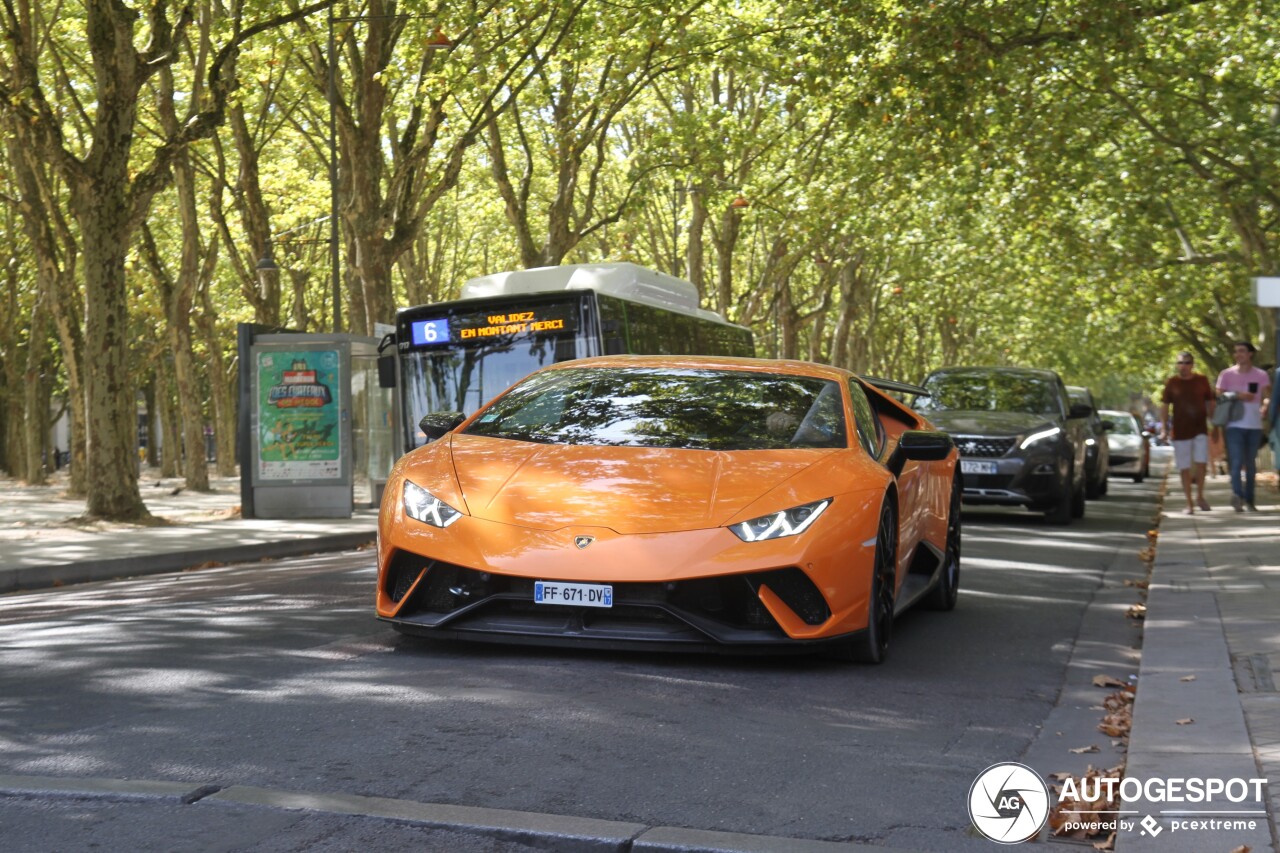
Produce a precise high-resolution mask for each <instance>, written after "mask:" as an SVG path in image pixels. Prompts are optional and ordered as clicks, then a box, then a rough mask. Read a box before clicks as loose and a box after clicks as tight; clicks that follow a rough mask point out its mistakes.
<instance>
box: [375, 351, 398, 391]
mask: <svg viewBox="0 0 1280 853" xmlns="http://www.w3.org/2000/svg"><path fill="white" fill-rule="evenodd" d="M378 387H379V388H394V387H396V357H395V356H394V355H380V356H378Z"/></svg>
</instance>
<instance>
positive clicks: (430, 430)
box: [418, 412, 467, 441]
mask: <svg viewBox="0 0 1280 853" xmlns="http://www.w3.org/2000/svg"><path fill="white" fill-rule="evenodd" d="M466 419H467V416H466V415H464V414H462V412H432V413H431V414H429V415H423V416H422V420H420V421H418V429H420V430H422V433H423V435H425V436H426V437H427V441H435V440H436V439H437V438H442V437H443V436H444V435H445V433H447V432H449V431H450V430H452V429H453V428H454V427H456V426H457V425H458V424H460V423H462V422H463V421H465V420H466Z"/></svg>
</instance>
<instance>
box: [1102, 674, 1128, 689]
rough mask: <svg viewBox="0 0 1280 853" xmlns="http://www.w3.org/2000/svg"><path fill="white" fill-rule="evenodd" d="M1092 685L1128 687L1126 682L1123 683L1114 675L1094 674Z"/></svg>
mask: <svg viewBox="0 0 1280 853" xmlns="http://www.w3.org/2000/svg"><path fill="white" fill-rule="evenodd" d="M1093 686H1094V687H1128V685H1127V684H1125V683H1124V682H1123V681H1121V680H1120V679H1118V678H1116V677H1115V676H1114V675H1095V676H1094V677H1093Z"/></svg>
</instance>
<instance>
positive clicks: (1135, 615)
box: [1125, 604, 1147, 619]
mask: <svg viewBox="0 0 1280 853" xmlns="http://www.w3.org/2000/svg"><path fill="white" fill-rule="evenodd" d="M1125 615H1126V616H1128V617H1129V618H1130V619H1146V618H1147V605H1145V604H1135V605H1133V606H1132V607H1130V608H1129V610H1128V612H1127V613H1126V614H1125Z"/></svg>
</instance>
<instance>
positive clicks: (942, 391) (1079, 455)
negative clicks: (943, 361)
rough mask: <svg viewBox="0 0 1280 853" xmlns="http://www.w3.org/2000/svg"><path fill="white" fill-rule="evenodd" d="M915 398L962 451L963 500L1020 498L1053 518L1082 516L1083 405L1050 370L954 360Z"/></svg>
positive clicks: (1067, 520) (927, 380)
mask: <svg viewBox="0 0 1280 853" xmlns="http://www.w3.org/2000/svg"><path fill="white" fill-rule="evenodd" d="M921 384H922V385H923V386H924V388H925V390H927V391H928V392H929V396H928V397H920V398H917V399H916V400H915V401H914V403H913V405H914V407H915V408H916V410H917V411H919V412H921V413H922V414H924V416H925V417H927V418H928V419H929V420H930V421H932V422H933V424H934V426H936V427H937V428H938V429H940V430H943V431H944V432H947V433H949V434H950V435H951V438H952V440H953V441H954V442H955V445H956V447H957V448H959V450H960V472H961V475H962V476H963V478H964V501H965V503H970V504H1012V505H1023V506H1026V507H1027V508H1028V509H1031V510H1033V511H1036V512H1043V513H1045V515H1046V517H1047V518H1048V519H1049V520H1050V521H1051V522H1054V523H1056V524H1070V523H1071V519H1073V518H1081V517H1083V516H1084V508H1085V503H1084V501H1085V477H1086V444H1085V439H1086V435H1085V429H1086V424H1085V420H1086V418H1087V417H1088V416H1089V414H1090V409H1089V407H1088V406H1073V405H1072V404H1071V401H1070V398H1069V397H1068V396H1067V389H1066V387H1065V386H1064V385H1063V384H1062V379H1061V378H1060V377H1059V376H1058V374H1057V373H1054V372H1053V371H1052V370H1038V369H1032V368H1023V367H951V368H945V369H943V370H936V371H934V372H933V373H930V374H929V375H928V376H927V377H926V378H925V380H924V382H923V383H921Z"/></svg>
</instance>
